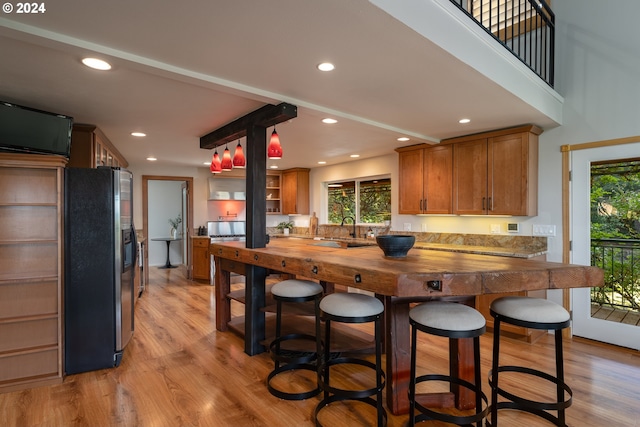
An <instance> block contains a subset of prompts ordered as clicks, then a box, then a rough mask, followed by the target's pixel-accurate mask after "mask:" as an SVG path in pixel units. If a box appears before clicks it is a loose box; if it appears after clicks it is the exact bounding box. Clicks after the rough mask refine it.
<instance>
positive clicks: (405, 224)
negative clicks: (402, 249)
mask: <svg viewBox="0 0 640 427" xmlns="http://www.w3.org/2000/svg"><path fill="white" fill-rule="evenodd" d="M402 229H403V230H404V231H411V223H410V222H405V223H404V224H403V228H402Z"/></svg>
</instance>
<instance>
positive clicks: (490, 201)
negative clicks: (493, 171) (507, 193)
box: [488, 197, 493, 211]
mask: <svg viewBox="0 0 640 427" xmlns="http://www.w3.org/2000/svg"><path fill="white" fill-rule="evenodd" d="M488 208H489V210H490V211H492V210H493V198H491V197H489V206H488Z"/></svg>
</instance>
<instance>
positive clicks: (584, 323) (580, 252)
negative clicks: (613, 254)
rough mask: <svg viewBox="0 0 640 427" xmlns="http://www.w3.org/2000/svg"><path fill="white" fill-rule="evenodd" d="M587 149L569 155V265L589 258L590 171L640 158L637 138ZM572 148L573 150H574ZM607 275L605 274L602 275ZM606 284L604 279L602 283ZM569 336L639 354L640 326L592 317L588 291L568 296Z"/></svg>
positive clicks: (590, 258) (573, 291) (639, 139)
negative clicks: (571, 311)
mask: <svg viewBox="0 0 640 427" xmlns="http://www.w3.org/2000/svg"><path fill="white" fill-rule="evenodd" d="M614 145H615V148H613V149H612V146H611V144H605V145H603V146H588V145H587V148H586V149H577V150H575V149H574V150H573V151H571V241H572V248H573V250H572V253H571V262H572V263H574V264H581V265H590V264H591V261H592V257H591V167H592V164H594V163H599V162H614V161H616V160H618V159H631V158H638V157H640V137H638V138H637V139H635V141H634V142H631V143H629V141H625V143H623V144H614ZM574 148H575V147H574ZM605 274H607V273H605ZM605 280H606V279H605ZM571 307H572V310H573V334H574V335H576V336H581V337H584V338H589V339H593V340H597V341H602V342H606V343H610V344H614V345H619V346H622V347H629V348H633V349H636V350H640V326H635V325H630V324H625V323H620V322H612V321H607V320H604V319H600V318H597V317H593V316H592V310H591V308H592V304H591V289H589V288H579V289H573V290H572V292H571Z"/></svg>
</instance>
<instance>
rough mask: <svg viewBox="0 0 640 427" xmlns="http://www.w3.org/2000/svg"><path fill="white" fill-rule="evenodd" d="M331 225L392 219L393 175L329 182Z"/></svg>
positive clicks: (371, 222) (381, 221) (329, 217)
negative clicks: (391, 176)
mask: <svg viewBox="0 0 640 427" xmlns="http://www.w3.org/2000/svg"><path fill="white" fill-rule="evenodd" d="M327 193H328V198H327V200H328V204H327V206H328V215H327V218H328V219H329V224H342V223H343V221H344V223H345V224H351V223H352V221H355V222H356V223H358V224H382V223H384V222H385V221H388V220H390V219H391V178H390V177H388V176H385V177H375V178H370V177H369V178H359V179H354V180H348V181H336V182H328V183H327Z"/></svg>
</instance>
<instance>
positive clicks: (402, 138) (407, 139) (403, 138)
mask: <svg viewBox="0 0 640 427" xmlns="http://www.w3.org/2000/svg"><path fill="white" fill-rule="evenodd" d="M398 141H400V142H405V141H409V138H407V137H406V136H401V137H400V138H398Z"/></svg>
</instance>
